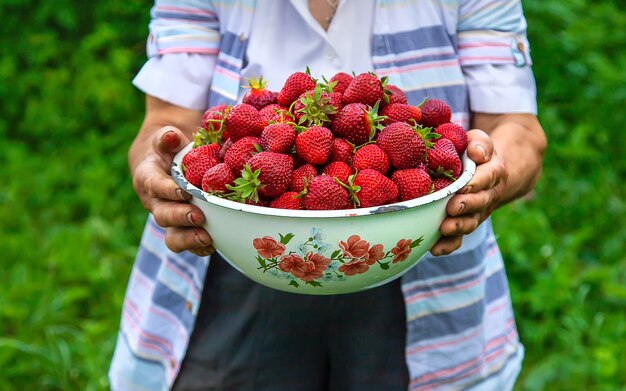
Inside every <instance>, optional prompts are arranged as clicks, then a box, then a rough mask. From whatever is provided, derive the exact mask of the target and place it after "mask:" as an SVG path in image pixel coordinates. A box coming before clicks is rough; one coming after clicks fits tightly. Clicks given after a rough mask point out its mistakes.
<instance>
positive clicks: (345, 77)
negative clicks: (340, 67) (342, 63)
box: [328, 72, 354, 94]
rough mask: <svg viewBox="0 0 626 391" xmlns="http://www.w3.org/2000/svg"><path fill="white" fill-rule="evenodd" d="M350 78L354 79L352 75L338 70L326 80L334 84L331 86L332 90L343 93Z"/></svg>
mask: <svg viewBox="0 0 626 391" xmlns="http://www.w3.org/2000/svg"><path fill="white" fill-rule="evenodd" d="M352 79H354V77H352V75H349V74H347V73H345V72H338V73H336V74H335V75H334V76H333V77H331V78H330V80H329V81H328V82H329V83H335V86H334V87H333V92H339V93H341V94H343V93H344V92H345V91H346V89H347V88H348V86H349V85H350V82H351V81H352Z"/></svg>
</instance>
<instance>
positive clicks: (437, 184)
mask: <svg viewBox="0 0 626 391" xmlns="http://www.w3.org/2000/svg"><path fill="white" fill-rule="evenodd" d="M453 183H454V181H453V180H451V179H449V178H444V177H441V178H435V179H433V191H439V190H441V189H443V188H446V187H448V186H450V185H451V184H453Z"/></svg>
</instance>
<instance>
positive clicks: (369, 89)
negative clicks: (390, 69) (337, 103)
mask: <svg viewBox="0 0 626 391" xmlns="http://www.w3.org/2000/svg"><path fill="white" fill-rule="evenodd" d="M386 84H387V78H383V79H382V80H381V79H379V78H378V76H376V75H374V74H373V73H361V74H360V75H357V76H356V77H355V78H354V79H352V81H351V82H350V84H349V85H348V88H346V90H345V91H344V93H343V103H344V104H348V103H363V104H365V105H368V106H370V107H373V106H374V105H375V104H376V103H377V102H384V101H386V99H385V92H384V91H385V86H386Z"/></svg>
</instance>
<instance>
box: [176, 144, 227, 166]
mask: <svg viewBox="0 0 626 391" xmlns="http://www.w3.org/2000/svg"><path fill="white" fill-rule="evenodd" d="M220 149H221V146H220V145H219V144H217V143H214V144H206V145H200V146H199V147H195V148H192V149H191V150H189V152H187V153H186V154H185V156H183V167H188V166H190V165H191V164H192V163H193V162H194V161H195V160H197V159H198V158H201V157H202V156H207V155H208V156H211V157H213V158H215V159H219V157H220Z"/></svg>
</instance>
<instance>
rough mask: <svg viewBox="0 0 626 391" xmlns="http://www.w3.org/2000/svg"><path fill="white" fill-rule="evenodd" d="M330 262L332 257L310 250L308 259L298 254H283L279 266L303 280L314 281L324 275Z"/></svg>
mask: <svg viewBox="0 0 626 391" xmlns="http://www.w3.org/2000/svg"><path fill="white" fill-rule="evenodd" d="M329 264H330V259H328V258H326V257H324V256H322V255H320V254H315V253H312V252H309V253H307V255H306V259H303V258H302V257H301V256H299V255H297V254H288V255H283V256H282V257H281V261H280V263H279V264H278V268H279V269H280V270H282V271H283V272H285V273H291V274H293V275H294V277H296V278H299V279H301V280H302V281H313V280H317V279H318V278H321V277H322V275H323V274H324V271H325V270H326V269H327V268H328V265H329Z"/></svg>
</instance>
